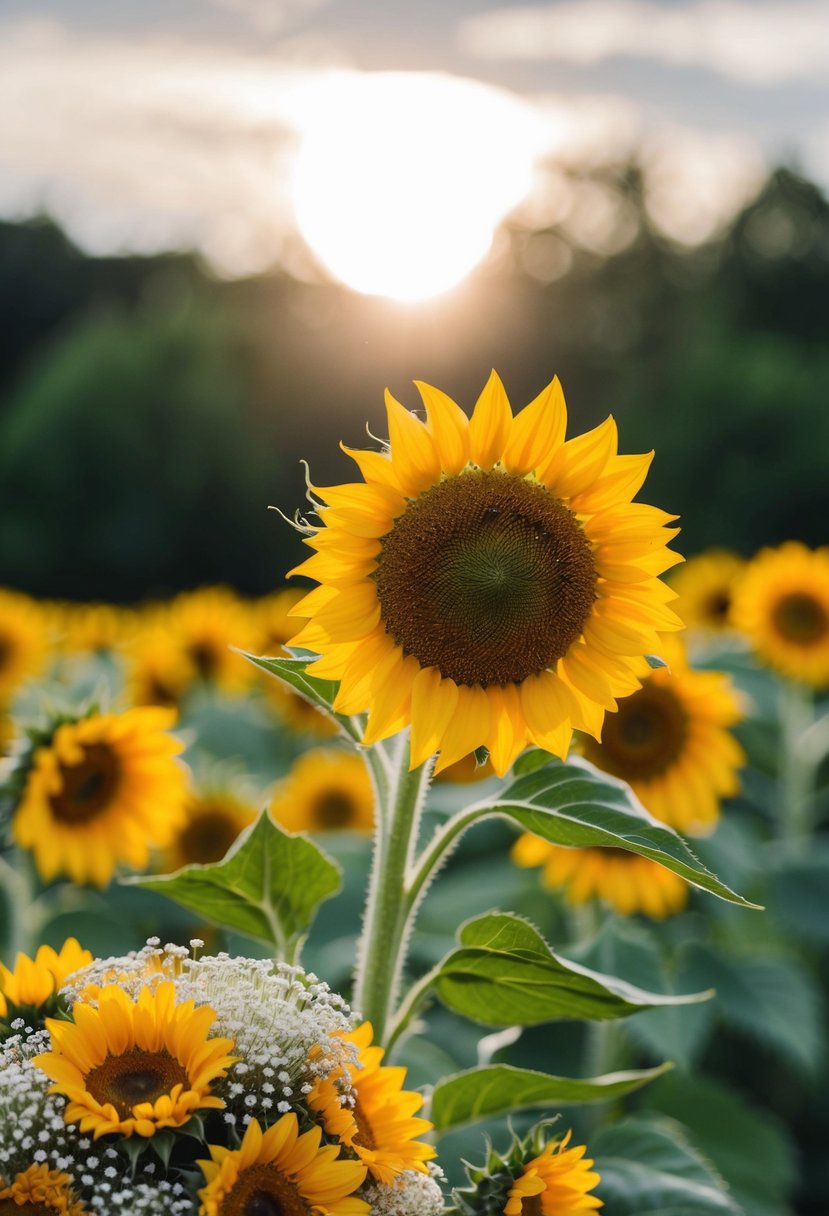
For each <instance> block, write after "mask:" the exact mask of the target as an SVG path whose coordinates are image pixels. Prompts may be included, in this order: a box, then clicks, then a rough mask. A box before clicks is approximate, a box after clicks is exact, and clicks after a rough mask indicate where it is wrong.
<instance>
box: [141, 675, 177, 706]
mask: <svg viewBox="0 0 829 1216" xmlns="http://www.w3.org/2000/svg"><path fill="white" fill-rule="evenodd" d="M147 700H148V701H149V703H150V704H151V705H164V706H169V707H171V708H173V709H175V708H177V707H178V703H179V700H180V697H179V695H178V693H177V692H176V690H175V689H174V688H173V687H172V685H170V684H168V683H167V681H166V680H165V679H164V678H163V677H162V676H159V675H152V676H150V678H149V679H148V681H147Z"/></svg>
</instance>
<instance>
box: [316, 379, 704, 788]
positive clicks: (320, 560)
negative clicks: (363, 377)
mask: <svg viewBox="0 0 829 1216" xmlns="http://www.w3.org/2000/svg"><path fill="white" fill-rule="evenodd" d="M417 387H418V389H419V391H420V394H421V396H422V398H423V401H424V404H425V406H426V414H427V421H426V422H425V423H423V422H421V421H420V420H419V419H418V418H416V417H415V416H414V415H413V414H411V413H409V412H408V411H407V410H405V409H404V408H403V406H401V405H400V404H399V403H398V402H397V401H395V399H394V398H393V397H392V396H391V395H390V394H388V393H387V395H386V405H387V410H388V421H389V434H390V437H391V439H390V448H389V450H388V451H384V452H358V451H352V450H350V449H348V448H346V449H345V450H346V452H348V454H349V455H350V456H351V457H352V458H353V459H354V460H355V462H356V463H357V465H358V467H359V468H360V471H361V473H362V474H363V477H364V478H365V481H364V482H361V483H356V484H350V485H342V486H334V487H331V488H328V489H317V490H316V491H315V493H316V494H317V495H318V497H319V498H320V499H321V500H322V504H323V505H321V506H320V507H319V514H320V518H321V521H322V522H321V525H320V527H319V528H318V529H316V530H315V532H314V534H313V535H312V536H309V537H308V538H307V540H306V543H307V544H308V545H309V546H310V547H311V548H312V549H314V550H316V552H315V554H314V555H313V556H312V557H310V558H309V559H308V560H307V561H305V562H303V563H302V564H301V565H300V566H299V567H297V568H296V569H295V570H294V571H292V573H293V574H298V573H300V574H305V575H308V576H310V577H312V578H314V579H316V580H317V582H319V583H320V586H318V587H316V588H315V589H314V590H313V591H311V592H310V594H308V595H307V596H305V598H304V599H302V600H301V601H300V603H299V604H298V605H296V607H295V608H294V610H293V611H294V614H295V615H297V616H301V617H304V618H307V623H306V625H305V627H304V628H303V629H302V630H301V631H300V632H299V633H298V634H297V635H296V636H295V637H294V638H293V639H292V643H293V644H294V645H296V646H304V647H307V648H308V649H310V650H314V651H317V652H318V653H319V654H320V656H321V657H320V659H319V660H317V661H316V662H315V663H314V664H313V665H312V666H311V667H310V668H309V670H310V671H311V672H312V673H313V674H315V675H319V676H323V677H325V678H328V679H335V680H339V681H340V689H339V693H338V696H337V699H336V702H335V708H336V709H337V710H338V711H339V712H341V713H345V714H354V713H359V712H362V711H364V710H368V714H369V717H368V722H367V726H366V730H365V734H364V741H365V742H366V743H372V742H375V741H376V740H378V739H382V738H386V737H387V736H389V735H391V734H394V733H395V732H397V731H399V730H402V729H403V728H404V727H405V726H406V725H409V724H411V765H412V767H413V768H415V767H417V766H418V765H419V764H422V763H423V762H424V761H425V760H426V759H427V758H428V757H429V756H430V755H431V754H432V753H434V752H436V751H439V752H440V757H439V760H438V768H446V767H448V766H449V765H450V764H452V763H454V762H455V761H456V760H459V759H460V758H461V757H462V756H465V755H467V754H468V753H469V752H470V751H473V750H474V749H475V748H477V747H479V746H481V745H485V746H486V747H487V748H488V749H489V752H490V755H491V758H492V764H493V767H494V768H495V770H496V772H497V773H498V774H499V776H500V775H503V774H504V773H505V772H506V770H507V769H508V768H509V766H510V765H511V763H512V761H513V760H514V759H515V757H516V756H517V755H518V753H519V752H520V751H521V750H522V748H523V747H524V746H525V745H526V743H527V742H528V740H532V741H533V742H534V743H536V744H537V745H538V746H540V747H542V748H545V749H547V750H548V751H551V752H553V753H555V754H556V755H563V754H565V753H566V750H567V746H568V743H569V740H570V736H571V733H572V729H573V727H576V728H580V729H584V730H587V731H589V732H590V733H591V734H595V735H599V734H600V732H601V725H602V719H603V717H604V714H605V710H607V709H613V708H615V705H616V699H617V698H618V697H623V696H627V695H628V693H631V692H633V691H634V689H636V688H638V687H639V679H640V677H641V676H642V675H644V674H645V673H646V671H647V664H646V662H645V659H644V656H645V655H646V654H647V653H649V652H651V651H652V650H653V648H654V646H655V644H656V631H657V630H660V629H661V630H670V629H676V628H679V627H680V622H679V619H678V618H677V617H676V616H675V615H674V613H673V612H672V611H671V610H670V609H669V608H668V607H667V604H668V602H669V601H670V600H671V599H673V598H675V597H674V594H673V592H672V591H670V590H669V589H668V588H667V587H666V586H665V585H664V584H663V583H661V582H660V581H659V579H658V577H657V576H658V575H659V574H661V573H662V572H663V571H665V570H667V569H668V568H669V567H670V566H672V565H674V564H675V563H676V562H677V561H680V560H681V558H679V557H678V556H677V555H676V554H673V553H671V552H670V551H669V550H668V549H666V548H665V543H666V542H667V541H668V540H670V538H671V537H672V536H674V535H675V533H676V529H667V528H666V527H665V525H666V524H668V523H669V522H670V521H671V520H672V519H674V518H675V517H674V516H671V515H666V514H665V512H663V511H659V510H657V509H656V508H655V507H649V506H643V505H640V504H633V503H632V502H631V499H632V498H633V496H634V494H636V493H637V491H638V490H639V488H640V486H641V485H642V482H643V480H644V478H645V475H646V473H647V470H648V466H649V464H650V461H651V456H652V454H649V455H644V456H619V455H617V452H616V443H617V434H616V424H615V422H614V421H613V419H612V418H608V419H607V420H606V421H605V422H604V423H602V425H601V426H599V427H597V428H596V429H595V430H593V431H590V432H589V433H588V434H586V435H581V436H579V437H577V438H575V439H571V440H569V441H568V442H566V443H565V442H564V431H565V425H566V408H565V404H564V397H563V394H562V391H561V387H560V385H559V383H558V381H557V380H554V381H553V382H552V384H550V385H549V386H548V387H547V388H546V389H545V390H544V391H543V392H542V393H541V394H540V396H539V397H537V398H536V399H535V400H534V401H533V402H532V403H531V404H530V405H529V406H527V408H526V409H524V410H522V412H521V413H520V414H518V415H517V416H516V417H515V418H513V416H512V412H511V409H510V405H509V402H508V400H507V397H506V394H505V392H504V388H503V386H502V384H501V382H500V380H499V379H498V377H497V376H496V375H495V373H494V372H493V373H492V375H491V377H490V379H489V381H488V383H487V385H486V387H485V388H484V391H483V393H482V394H481V396H480V398H479V400H478V402H477V405H476V406H475V410H474V413H473V415H472V418H471V419H467V417H466V416H465V415H464V414H463V413H462V412H461V410H460V409H459V408H458V406H457V405H455V403H454V402H453V401H451V400H450V399H449V398H448V397H447V396H446V395H445V394H444V393H442V392H440V391H439V390H437V389H435V388H432V387H430V386H429V385H426V384H421V383H418V385H417Z"/></svg>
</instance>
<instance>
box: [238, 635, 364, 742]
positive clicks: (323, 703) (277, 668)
mask: <svg viewBox="0 0 829 1216" xmlns="http://www.w3.org/2000/svg"><path fill="white" fill-rule="evenodd" d="M239 654H241V655H242V657H243V658H245V659H247V660H248V662H250V663H253V664H254V665H255V666H256V667H260V668H261V669H262V671H267V672H268V673H269V674H270V675H272V676H276V678H277V679H278V680H281V681H282V683H283V684H287V685H288V687H289V688H291V689H293V691H294V692H298V693H299V695H300V696H301V697H304V698H305V700H306V701H310V702H311V704H312V705H314V706H316V708H317V709H318V710H320V712H321V713H323V714H325V716H326V717H327V718H330V719H331V721H332V722H335V723H336V724H337V726H338V727H339V728H340V730H342V731H344V732H345V734H347V735H348V737H349V738H351V739H356V738H358V732H357V731H356V730H355V728H354V725H353V723H352V722H351V719H350V718H347V717H344V716H343V715H342V714H338V713H335V712H334V709H333V705H334V698H335V697H336V695H337V692H338V691H339V687H340V686H339V684H338V683H337V681H336V680H320V679H318V678H317V676H314V675H309V674H308V672H306V670H305V668H306V667H307V666H308V664H309V662H311V660H312V658H313V656H312V655H306V657H305V658H287V657H285V658H281V657H276V658H269V657H267V656H265V655H255V654H248V652H247V651H246V650H240V651H239Z"/></svg>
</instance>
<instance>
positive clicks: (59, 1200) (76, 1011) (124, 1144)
mask: <svg viewBox="0 0 829 1216" xmlns="http://www.w3.org/2000/svg"><path fill="white" fill-rule="evenodd" d="M191 946H192V947H193V948H192V950H188V949H185V948H183V947H176V946H165V947H162V946H161V945H160V943H159V942H158V940H157V939H151V940H150V941H149V942H148V943H147V945H146V946H145V947H144V948H143V949H142V950H139V951H137V952H133V953H131V954H129V955H126V956H122V957H113V958H107V959H98V960H91V957H90V956H89V955H88V954H87V953H85V952H83V951H81V950H80V948H79V947H78V945H77V943H71V944H67V946H66V947H64V949H63V950H62V951H61V952H60V953H59V954H57V953H56V952H55V951H47V950H41V951H40V952H39V953H38V956H37V958H36V959H35V960H23V959H18V962H17V964H16V966H15V971H14V972H11V971H6V970H5V969H4V972H3V974H4V975H6V976H8V977H10V979H9V980H8V981H7V982H9V984H10V985H11V984H12V983H13V982H14V977H15V975H16V974H17V975H18V976H23V977H25V978H26V982H27V984H28V988H27V993H28V994H29V995H28V998H27V999H28V1007H27V1017H26V1018H23V1017H16V1018H14V1019H13V1020H12V1022H11V1023H10V1024H9V1026H8V1034H7V1036H6V1038H5V1041H4V1042H3V1044H2V1049H0V1146H2V1147H0V1201H2V1200H4V1199H8V1200H9V1201H10V1202H11V1203H14V1204H15V1205H17V1206H24V1207H25V1205H30V1206H29V1207H25V1210H33V1211H34V1210H37V1211H38V1212H40V1211H43V1212H46V1213H49V1214H51V1213H52V1212H55V1213H61V1214H62V1216H86V1214H87V1213H93V1212H99V1211H101V1212H104V1211H106V1212H112V1211H114V1212H118V1211H123V1212H131V1213H146V1214H147V1216H151V1214H155V1213H162V1212H165V1213H172V1216H183V1214H184V1213H194V1214H195V1213H197V1212H198V1213H201V1214H202V1216H253V1213H256V1212H269V1211H278V1212H282V1211H289V1212H293V1211H301V1212H305V1211H309V1212H310V1211H313V1212H319V1213H324V1214H326V1216H329V1214H330V1216H363V1214H365V1216H369V1214H370V1213H373V1212H376V1213H378V1214H380V1216H385V1214H387V1216H392V1214H398V1213H399V1214H400V1216H408V1214H409V1213H412V1214H414V1213H415V1212H417V1213H419V1214H420V1213H422V1214H423V1216H437V1213H439V1212H440V1211H441V1210H442V1206H443V1199H442V1192H441V1188H440V1186H439V1185H438V1182H437V1181H436V1178H437V1177H439V1171H438V1170H437V1169H436V1168H435V1167H434V1166H433V1165H432V1163H431V1159H432V1158H433V1157H434V1149H432V1148H431V1146H430V1145H429V1144H427V1143H426V1142H425V1141H424V1140H423V1139H422V1137H423V1136H425V1135H426V1134H428V1133H429V1132H430V1131H431V1124H430V1123H429V1122H428V1121H427V1120H425V1119H422V1118H419V1117H417V1111H418V1110H419V1108H420V1106H421V1105H422V1101H423V1099H422V1097H421V1095H420V1094H418V1093H415V1092H413V1091H407V1090H405V1089H404V1088H403V1082H404V1078H405V1071H404V1070H402V1069H400V1068H389V1067H386V1066H384V1065H383V1063H382V1060H383V1051H382V1049H381V1048H379V1047H374V1046H372V1044H371V1027H370V1026H369V1025H368V1024H367V1023H363V1024H362V1025H358V1024H356V1023H355V1019H354V1016H353V1015H352V1014H351V1012H350V1010H349V1008H348V1006H347V1005H346V1004H345V1002H344V1001H343V1000H342V998H341V997H340V996H338V995H337V994H336V993H334V992H332V991H331V990H330V989H329V988H328V986H327V985H326V984H324V983H322V982H321V981H319V980H318V979H317V978H316V977H315V976H314V975H312V974H311V973H307V972H305V971H303V970H302V968H300V967H295V966H290V965H288V964H283V963H273V962H270V961H266V960H256V959H247V958H231V957H230V956H229V955H227V954H219V955H216V956H212V957H210V956H201V955H200V953H199V951H200V948H201V943H200V942H196V941H194V942H193V943H191ZM63 964H65V965H63ZM70 967H71V968H75V970H74V974H72V975H69V974H67V971H68V969H69V968H70ZM17 982H18V987H19V983H20V981H19V980H18V981H17ZM58 984H61V985H62V987H61V988H60V991H59V992H56V985H58ZM37 1205H39V1206H37ZM2 1210H5V1209H4V1208H3V1207H2V1203H1V1202H0V1211H2ZM10 1210H13V1209H10Z"/></svg>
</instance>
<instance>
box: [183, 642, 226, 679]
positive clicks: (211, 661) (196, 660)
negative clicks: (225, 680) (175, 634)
mask: <svg viewBox="0 0 829 1216" xmlns="http://www.w3.org/2000/svg"><path fill="white" fill-rule="evenodd" d="M187 654H188V656H189V658H190V660H191V662H192V664H193V666H194V667H195V668H196V671H197V672H198V673H199V675H200V676H201V678H202V679H203V680H212V679H213V677H214V676H215V675H216V672H217V671H218V669H219V655H218V652H217V649H216V647H215V646H214V645H213V644H212V643H211V642H208V641H206V640H204V641H200V642H192V643H191V644H190V645H189V646H188V647H187Z"/></svg>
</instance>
